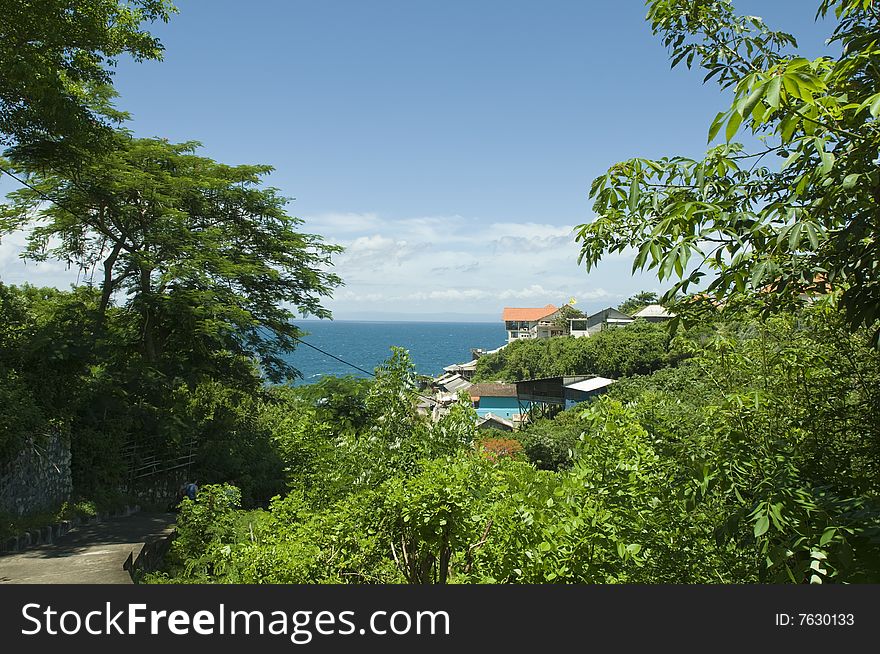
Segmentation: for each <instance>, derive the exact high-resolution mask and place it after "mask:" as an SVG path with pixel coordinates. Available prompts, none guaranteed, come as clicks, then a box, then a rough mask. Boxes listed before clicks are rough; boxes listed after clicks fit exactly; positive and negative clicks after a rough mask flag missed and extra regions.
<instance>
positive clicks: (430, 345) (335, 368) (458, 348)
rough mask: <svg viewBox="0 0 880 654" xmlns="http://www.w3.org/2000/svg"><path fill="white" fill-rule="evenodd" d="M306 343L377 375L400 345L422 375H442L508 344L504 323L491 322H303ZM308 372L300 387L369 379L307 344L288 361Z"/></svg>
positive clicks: (300, 381)
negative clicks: (330, 379) (330, 378)
mask: <svg viewBox="0 0 880 654" xmlns="http://www.w3.org/2000/svg"><path fill="white" fill-rule="evenodd" d="M296 325H297V326H298V327H299V328H300V329H302V330H303V331H305V332H306V333H307V336H305V337H303V340H304V341H305V342H307V343H311V344H312V345H314V346H316V347H319V348H321V349H322V350H325V351H327V352H329V353H330V354H333V355H335V356H337V357H339V358H340V359H344V360H345V361H348V362H349V363H352V364H354V365H356V366H357V367H359V368H363V369H364V370H369V371H372V370H373V369H374V368H375V367H376V366H378V365H379V364H380V363H382V361H384V360H385V359H387V358H388V357H389V356H390V355H391V347H392V346H394V345H396V346H400V347H403V348H405V349H407V350H409V353H410V356H411V357H412V360H413V363H415V366H416V370H417V371H418V372H419V373H420V374H423V375H431V376H435V375H439V374H440V373H441V372H443V368H444V366H448V365H451V364H453V363H464V362H466V361H470V360H471V348H476V347H480V348H483V349H484V350H494V349H495V348H497V347H500V346H501V345H504V343H505V342H506V340H507V332H506V331H505V330H504V323H502V322H501V321H500V320H499V321H498V322H496V323H491V322H373V321H355V320H333V321H330V320H300V321H298V322H297V323H296ZM288 360H289V361H290V363H291V364H293V366H294V367H295V368H296V369H297V370H299V371H300V372H301V373H302V379H300V380H297V381H295V382H294V383H296V384H312V383H315V382H317V381H318V380H320V378H321V377H322V376H324V375H334V376H344V375H353V376H355V377H366V376H367V375H366V374H364V373H363V372H360V371H358V370H355V369H354V368H352V367H350V366H347V365H345V364H344V363H341V362H339V361H337V360H335V359H333V358H331V357H328V356H326V355H324V354H321V353H320V352H317V351H315V350H313V349H311V348H309V347H306V346H304V345H299V346H297V349H296V351H295V352H294V353H293V354H292V355H290V357H289V358H288Z"/></svg>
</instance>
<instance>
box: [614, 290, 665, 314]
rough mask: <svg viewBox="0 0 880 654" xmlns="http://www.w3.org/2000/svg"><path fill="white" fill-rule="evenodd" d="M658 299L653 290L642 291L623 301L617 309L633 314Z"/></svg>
mask: <svg viewBox="0 0 880 654" xmlns="http://www.w3.org/2000/svg"><path fill="white" fill-rule="evenodd" d="M658 301H659V298H658V297H657V294H656V293H654V292H653V291H641V292H640V293H636V294H635V295H633V296H632V297H630V298H627V299H626V300H624V301H623V302H621V303H620V306H618V307H617V310H618V311H621V312H623V313H625V314H627V315H630V316H631V315H632V314H634V313H635V312H636V311H638V310H639V309H644V308H645V307H646V306H648V305H649V304H656V303H657V302H658Z"/></svg>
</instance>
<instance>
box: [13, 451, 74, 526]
mask: <svg viewBox="0 0 880 654" xmlns="http://www.w3.org/2000/svg"><path fill="white" fill-rule="evenodd" d="M72 487H73V482H72V478H71V474H70V442H69V441H68V440H67V439H66V438H64V437H63V436H61V435H60V434H51V435H49V436H48V437H44V438H29V439H28V440H27V442H26V443H25V445H24V447H23V448H22V450H21V452H19V453H18V455H17V456H16V457H15V458H13V459H12V460H11V461H9V462H7V463H6V464H5V465H3V466H0V512H3V513H10V514H12V515H14V516H23V515H27V514H30V513H36V512H38V511H42V510H47V509H54V508H56V507H57V506H58V505H59V504H61V503H62V502H66V501H67V500H68V499H70V491H71V489H72Z"/></svg>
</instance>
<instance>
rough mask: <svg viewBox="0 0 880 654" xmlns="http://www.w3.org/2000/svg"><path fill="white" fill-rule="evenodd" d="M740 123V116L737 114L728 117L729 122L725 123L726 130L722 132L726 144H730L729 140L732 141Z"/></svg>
mask: <svg viewBox="0 0 880 654" xmlns="http://www.w3.org/2000/svg"><path fill="white" fill-rule="evenodd" d="M740 123H742V116H740V115H739V114H738V113H735V112H734V113H733V114H732V115H731V116H730V120H729V121H727V130H726V131H725V132H724V135H725V137H726V138H727V142H728V143H730V139H732V138H733V137H734V136H735V135H736V132H737V130H738V129H739V126H740Z"/></svg>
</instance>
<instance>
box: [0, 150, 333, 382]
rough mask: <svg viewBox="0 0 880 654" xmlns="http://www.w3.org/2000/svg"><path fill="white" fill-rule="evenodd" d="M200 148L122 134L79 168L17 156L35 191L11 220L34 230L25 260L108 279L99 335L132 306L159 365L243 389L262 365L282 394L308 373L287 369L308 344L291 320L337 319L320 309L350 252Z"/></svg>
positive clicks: (241, 169)
mask: <svg viewBox="0 0 880 654" xmlns="http://www.w3.org/2000/svg"><path fill="white" fill-rule="evenodd" d="M196 146H197V144H195V143H182V144H170V143H168V142H167V141H163V140H161V139H133V138H130V137H129V136H128V135H126V134H124V133H119V134H117V136H116V142H115V147H114V148H113V150H112V151H111V152H109V153H101V154H100V155H96V156H92V157H89V158H88V159H87V161H86V162H85V163H80V164H78V165H77V166H75V167H72V168H70V169H67V167H65V166H56V167H54V168H53V169H51V170H47V169H46V168H45V167H41V166H40V165H39V162H37V161H33V160H31V159H29V158H28V157H26V156H21V155H15V156H13V157H12V161H13V162H14V163H15V164H16V167H17V170H18V171H19V172H21V173H22V174H25V175H27V176H28V179H29V182H30V184H31V185H32V186H34V187H35V188H36V189H37V191H34V190H32V189H30V188H23V189H21V190H18V191H15V192H13V193H11V194H10V195H9V197H10V198H11V200H12V204H11V205H10V206H9V207H8V209H7V211H6V216H7V219H8V220H10V222H11V223H12V226H16V225H17V224H24V223H29V224H31V225H33V226H34V229H33V230H32V231H31V233H30V236H29V243H28V248H27V250H26V252H25V256H26V257H28V258H32V259H36V260H43V259H46V258H47V257H51V258H54V259H60V260H63V261H68V262H71V263H73V264H74V265H76V266H78V267H79V268H80V269H81V270H82V271H83V273H84V274H86V275H91V274H94V271H95V269H96V268H100V273H99V281H98V284H97V286H98V288H99V289H100V292H101V299H100V303H99V306H98V309H97V315H96V318H95V320H96V321H97V325H96V326H95V330H96V331H98V332H100V331H101V329H102V327H103V321H104V319H105V317H106V312H107V309H108V308H109V307H110V305H111V303H112V301H113V300H114V299H118V298H120V297H124V299H125V304H124V306H125V308H126V309H128V311H127V312H126V313H125V315H126V316H127V317H128V319H129V320H130V324H129V325H127V326H126V328H127V329H128V330H129V331H130V333H131V335H132V336H133V335H135V334H136V335H137V341H136V342H133V343H132V347H136V348H137V349H138V350H139V352H140V354H141V355H142V356H143V358H144V361H145V362H146V363H147V364H148V365H150V366H152V367H159V366H160V362H162V364H163V365H164V366H167V367H165V368H164V370H163V372H164V374H166V375H175V376H179V377H182V378H189V379H192V377H194V376H196V377H197V376H198V375H211V376H213V377H215V378H220V377H223V378H226V379H227V380H228V383H231V380H236V379H240V378H243V377H245V378H246V377H248V376H249V375H248V370H247V368H248V367H249V366H251V365H252V361H253V360H254V359H256V360H257V361H258V362H259V364H260V366H261V367H262V370H263V373H264V374H266V375H267V376H268V377H269V378H270V379H272V380H273V381H280V380H281V379H284V378H286V377H289V376H291V375H294V374H296V373H295V371H294V370H293V369H292V368H291V367H290V365H289V364H288V363H286V359H285V358H284V355H285V354H286V353H289V352H290V351H292V350H293V348H294V346H295V341H296V338H297V336H299V335H300V332H299V330H297V328H296V326H295V325H294V324H293V322H292V320H293V318H294V317H295V316H296V314H297V313H300V314H312V315H316V316H318V317H327V316H328V315H329V312H328V311H326V310H325V309H324V308H322V306H321V304H320V300H321V297H322V296H326V295H328V294H329V292H330V290H331V289H332V288H333V287H334V286H336V285H338V284H339V283H340V280H339V279H338V278H337V277H336V276H335V275H333V274H332V273H329V272H327V271H326V268H327V266H328V265H329V263H330V256H331V255H332V254H334V253H336V252H338V251H339V248H338V247H336V246H332V245H327V244H325V243H323V241H322V239H321V238H320V237H319V236H315V235H312V234H303V233H301V232H299V231H297V227H298V225H299V224H301V222H302V221H301V220H299V219H297V218H294V217H292V216H290V215H288V214H287V212H286V211H285V208H284V207H285V204H286V203H287V199H286V198H283V197H281V196H279V195H278V193H277V192H276V191H275V190H274V189H271V188H263V187H261V184H262V177H263V176H264V175H266V174H267V173H269V172H270V171H271V168H270V167H269V166H227V165H223V164H219V163H217V162H215V161H212V160H211V159H208V158H205V157H199V156H196V155H195V154H193V151H194V150H195V148H196ZM45 196H48V197H51V198H53V200H54V203H52V204H48V205H47V204H46V203H45V202H44V201H43V197H45ZM179 353H186V354H185V357H184V358H181V357H180V356H179Z"/></svg>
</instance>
